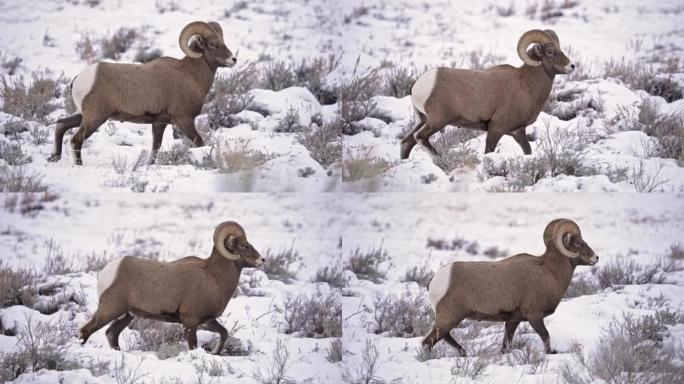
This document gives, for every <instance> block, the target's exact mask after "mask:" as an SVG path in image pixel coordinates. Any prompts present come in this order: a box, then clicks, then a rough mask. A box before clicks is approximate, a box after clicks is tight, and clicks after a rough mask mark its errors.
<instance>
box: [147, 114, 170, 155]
mask: <svg viewBox="0 0 684 384" xmlns="http://www.w3.org/2000/svg"><path fill="white" fill-rule="evenodd" d="M166 125H167V124H166V123H153V124H152V152H151V153H150V159H149V161H148V164H149V165H152V164H154V162H155V161H156V159H157V153H158V152H159V148H161V143H162V139H163V138H164V130H165V129H166Z"/></svg>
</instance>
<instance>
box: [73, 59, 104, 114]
mask: <svg viewBox="0 0 684 384" xmlns="http://www.w3.org/2000/svg"><path fill="white" fill-rule="evenodd" d="M98 65H99V64H98V63H96V64H91V65H89V66H87V67H86V69H84V70H83V71H81V73H79V74H78V76H76V79H74V83H73V84H72V85H71V97H72V98H73V99H74V104H76V110H77V113H81V111H82V110H81V105H83V99H85V97H86V96H88V93H90V90H91V89H92V88H93V84H95V75H96V74H97V66H98Z"/></svg>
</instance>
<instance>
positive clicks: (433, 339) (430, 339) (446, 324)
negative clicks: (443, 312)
mask: <svg viewBox="0 0 684 384" xmlns="http://www.w3.org/2000/svg"><path fill="white" fill-rule="evenodd" d="M445 317H446V316H439V313H438V314H436V315H435V323H434V324H433V326H432V329H431V330H430V332H429V333H428V334H427V335H426V336H425V338H423V341H422V346H423V348H427V349H428V350H431V349H432V347H434V346H435V344H437V342H438V341H440V340H442V339H444V338H446V337H447V335H448V337H449V339H448V340H446V341H447V343H449V344H450V345H452V346H453V347H454V348H456V349H458V351H459V353H462V354H465V350H464V349H463V347H462V346H461V345H460V344H458V343H457V342H456V340H454V339H453V338H452V337H451V335H449V331H451V330H452V329H454V328H456V327H457V326H458V324H460V323H461V321H463V319H464V318H465V317H463V316H457V317H452V318H450V319H445ZM452 319H453V320H452ZM452 342H453V344H452Z"/></svg>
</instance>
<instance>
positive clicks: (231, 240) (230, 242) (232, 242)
mask: <svg viewBox="0 0 684 384" xmlns="http://www.w3.org/2000/svg"><path fill="white" fill-rule="evenodd" d="M225 244H226V249H227V250H228V251H229V252H235V247H236V246H237V238H236V237H235V236H233V235H228V236H227V237H226V241H225Z"/></svg>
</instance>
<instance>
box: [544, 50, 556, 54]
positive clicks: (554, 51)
mask: <svg viewBox="0 0 684 384" xmlns="http://www.w3.org/2000/svg"><path fill="white" fill-rule="evenodd" d="M546 54H547V55H554V54H556V50H555V49H553V48H549V49H547V50H546Z"/></svg>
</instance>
